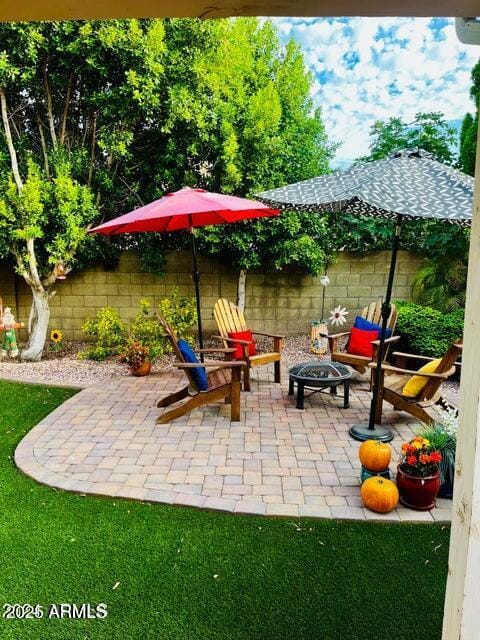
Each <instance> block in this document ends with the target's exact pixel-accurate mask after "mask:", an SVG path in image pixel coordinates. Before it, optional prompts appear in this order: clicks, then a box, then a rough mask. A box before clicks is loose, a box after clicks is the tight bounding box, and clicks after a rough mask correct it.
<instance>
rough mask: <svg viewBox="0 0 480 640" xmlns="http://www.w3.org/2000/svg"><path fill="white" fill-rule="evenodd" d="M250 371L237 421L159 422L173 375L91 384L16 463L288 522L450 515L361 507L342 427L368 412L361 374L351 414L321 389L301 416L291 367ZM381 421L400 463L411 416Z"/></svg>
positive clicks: (151, 496) (43, 478)
mask: <svg viewBox="0 0 480 640" xmlns="http://www.w3.org/2000/svg"><path fill="white" fill-rule="evenodd" d="M259 374H260V375H259ZM255 375H256V376H259V377H256V379H254V380H253V381H252V392H251V393H242V420H241V422H238V423H230V420H229V417H228V416H229V412H228V407H227V406H225V405H224V404H219V405H211V406H208V407H202V408H201V409H199V410H197V411H194V412H193V413H191V414H190V415H188V416H185V417H183V418H179V419H178V420H176V421H174V422H172V423H170V424H166V425H156V424H155V419H156V418H157V416H158V415H159V413H160V411H162V410H161V409H157V407H156V402H157V400H158V398H160V397H161V396H163V395H164V394H166V393H170V392H172V391H174V390H175V389H176V388H177V387H178V386H179V385H180V384H183V379H182V378H181V376H180V374H176V373H168V374H161V375H151V376H149V377H146V378H134V377H121V378H118V379H116V380H113V381H112V382H110V383H109V384H107V385H105V384H103V385H98V386H93V387H89V388H87V389H84V390H83V391H81V392H80V393H78V394H77V395H75V396H74V397H72V398H70V400H68V401H67V402H65V404H63V405H61V406H60V407H58V408H57V409H56V410H55V411H54V412H53V413H51V414H50V415H49V416H47V417H46V418H45V419H44V420H43V421H42V422H41V423H40V424H39V425H37V426H36V427H35V428H34V429H32V430H31V431H30V432H29V433H28V434H27V435H26V436H25V438H24V439H23V440H22V441H21V442H20V444H19V445H18V447H17V449H16V452H15V462H16V464H17V466H18V467H19V468H20V469H21V470H22V471H23V472H24V473H26V474H27V475H29V476H31V477H32V478H34V479H35V480H37V481H39V482H42V483H44V484H48V485H51V486H53V487H57V488H60V489H65V490H67V491H79V492H82V493H90V494H99V495H103V496H115V497H125V498H133V499H137V500H146V501H151V502H162V503H169V504H175V505H188V506H194V507H199V508H207V509H213V510H219V511H230V512H235V513H243V514H245V513H247V514H261V515H272V516H274V515H275V516H288V517H294V518H297V517H300V516H310V517H320V518H328V517H331V518H340V519H344V518H345V519H361V520H388V521H406V520H407V521H411V522H433V521H435V520H439V521H446V520H449V518H450V511H451V508H450V503H449V501H445V500H442V501H439V504H438V508H437V509H434V510H433V511H432V512H427V513H418V512H415V511H411V510H408V509H405V508H403V507H401V506H399V507H398V508H397V509H396V510H395V511H393V512H392V513H390V514H387V515H385V516H382V515H379V514H374V513H372V512H371V511H368V510H367V509H365V508H364V507H363V506H362V503H361V500H360V498H359V484H360V483H359V473H360V463H359V461H358V447H359V443H358V442H356V441H354V440H352V439H351V438H350V436H349V435H348V429H349V426H350V425H352V424H355V423H357V422H364V421H365V420H366V419H367V417H368V407H369V401H370V394H369V392H368V385H367V384H366V383H365V381H362V380H357V381H355V382H353V383H352V387H351V407H350V409H342V408H341V407H340V402H339V401H338V400H335V399H334V398H332V397H330V396H329V394H324V395H323V394H322V395H314V396H313V397H312V398H310V399H307V400H306V401H305V410H304V411H299V410H298V409H296V408H295V402H294V400H293V399H292V398H291V397H289V396H288V395H287V383H286V381H285V380H286V372H284V382H283V383H282V384H281V385H278V384H274V383H273V382H272V378H271V375H270V374H269V373H267V372H266V371H262V372H258V373H257V372H255ZM384 423H385V424H388V425H389V426H390V427H391V428H392V430H393V432H394V434H395V439H394V441H393V442H392V445H393V447H394V448H395V451H396V457H397V458H398V453H399V446H400V445H401V443H402V442H403V441H404V440H405V439H408V438H410V437H412V436H413V431H412V429H415V427H416V423H415V421H414V420H413V419H412V418H410V417H409V416H407V415H406V414H401V413H395V412H393V411H391V410H390V409H389V408H388V407H385V414H384ZM394 462H395V460H394V461H393V462H392V469H393V468H394Z"/></svg>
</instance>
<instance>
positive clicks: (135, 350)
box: [120, 338, 152, 376]
mask: <svg viewBox="0 0 480 640" xmlns="http://www.w3.org/2000/svg"><path fill="white" fill-rule="evenodd" d="M120 361H121V362H124V363H125V364H127V365H128V366H129V367H130V373H131V374H132V376H148V374H149V373H150V369H151V368H152V361H151V359H150V349H149V348H148V347H146V346H145V345H143V344H140V343H139V342H138V340H135V338H129V339H128V341H127V344H126V347H125V350H124V351H123V353H122V354H121V356H120Z"/></svg>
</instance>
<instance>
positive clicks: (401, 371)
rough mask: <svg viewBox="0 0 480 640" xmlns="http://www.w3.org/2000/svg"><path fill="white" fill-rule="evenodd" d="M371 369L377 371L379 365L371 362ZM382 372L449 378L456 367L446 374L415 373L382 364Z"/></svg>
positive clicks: (410, 370)
mask: <svg viewBox="0 0 480 640" xmlns="http://www.w3.org/2000/svg"><path fill="white" fill-rule="evenodd" d="M368 366H369V367H370V368H371V369H375V368H376V366H377V364H376V363H375V362H370V363H369V365H368ZM382 371H389V372H391V373H401V374H403V375H412V376H422V378H442V379H446V378H449V377H450V376H451V375H452V374H453V373H454V372H455V367H451V368H450V369H449V370H448V371H446V372H445V373H425V372H423V371H415V370H412V369H400V368H399V367H392V366H391V365H389V364H382Z"/></svg>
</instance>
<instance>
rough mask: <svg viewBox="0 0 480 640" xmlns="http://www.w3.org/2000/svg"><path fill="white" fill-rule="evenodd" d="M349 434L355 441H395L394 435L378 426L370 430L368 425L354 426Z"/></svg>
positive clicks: (385, 428)
mask: <svg viewBox="0 0 480 640" xmlns="http://www.w3.org/2000/svg"><path fill="white" fill-rule="evenodd" d="M348 432H349V434H350V435H351V436H352V438H353V439H354V440H360V442H364V441H365V440H378V441H379V442H390V440H393V433H392V432H391V431H390V429H387V427H382V425H380V424H376V425H375V427H374V428H373V429H369V427H368V424H366V423H365V424H354V425H353V426H352V427H350V429H349V431H348Z"/></svg>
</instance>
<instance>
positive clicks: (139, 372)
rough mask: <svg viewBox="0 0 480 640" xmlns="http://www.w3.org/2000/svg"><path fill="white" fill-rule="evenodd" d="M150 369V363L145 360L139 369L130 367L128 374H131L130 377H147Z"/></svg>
mask: <svg viewBox="0 0 480 640" xmlns="http://www.w3.org/2000/svg"><path fill="white" fill-rule="evenodd" d="M151 368H152V363H151V362H150V360H145V362H144V363H143V364H141V365H140V366H139V367H137V368H136V369H134V368H133V367H130V373H131V374H132V376H137V377H141V376H148V374H149V373H150V369H151Z"/></svg>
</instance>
